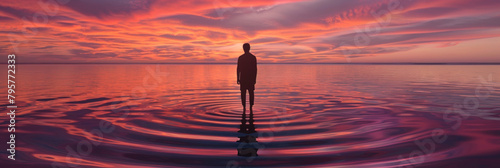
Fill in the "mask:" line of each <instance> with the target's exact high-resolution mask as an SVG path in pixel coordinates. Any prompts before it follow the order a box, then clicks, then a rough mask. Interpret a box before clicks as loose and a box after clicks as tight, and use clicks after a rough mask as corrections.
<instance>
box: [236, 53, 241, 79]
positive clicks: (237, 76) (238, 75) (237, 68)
mask: <svg viewBox="0 0 500 168" xmlns="http://www.w3.org/2000/svg"><path fill="white" fill-rule="evenodd" d="M236 83H238V85H239V84H240V58H238V64H237V65H236Z"/></svg>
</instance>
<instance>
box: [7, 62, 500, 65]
mask: <svg viewBox="0 0 500 168" xmlns="http://www.w3.org/2000/svg"><path fill="white" fill-rule="evenodd" d="M16 64H236V63H225V62H215V63H209V62H206V63H202V62H194V63H174V62H172V63H168V62H162V63H105V62H95V63H90V62H89V63H85V62H79V63H78V62H75V63H19V62H16ZM258 64H324V65H500V62H498V63H472V62H470V63H467V62H465V63H443V62H435V63H409V62H406V63H293V62H291V63H273V62H264V63H258Z"/></svg>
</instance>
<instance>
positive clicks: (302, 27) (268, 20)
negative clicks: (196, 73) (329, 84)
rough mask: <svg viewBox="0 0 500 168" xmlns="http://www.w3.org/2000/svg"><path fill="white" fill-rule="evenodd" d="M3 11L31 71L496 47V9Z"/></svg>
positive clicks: (357, 1)
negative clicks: (53, 64)
mask: <svg viewBox="0 0 500 168" xmlns="http://www.w3.org/2000/svg"><path fill="white" fill-rule="evenodd" d="M3 2H5V3H2V5H0V21H3V22H5V23H7V24H3V25H0V34H1V35H4V36H6V38H4V39H3V40H0V46H5V47H2V50H7V49H11V47H12V45H13V43H11V42H10V40H9V38H8V37H9V36H11V35H12V34H13V35H15V37H16V38H19V39H16V40H17V41H19V43H20V45H19V46H18V48H20V50H19V52H20V53H19V54H20V55H30V56H31V58H32V59H31V60H30V61H32V62H50V61H61V62H81V61H82V60H87V62H93V61H94V62H99V61H104V62H148V63H150V62H234V58H235V57H237V56H239V55H241V52H242V51H241V45H242V44H243V43H245V42H249V43H251V44H252V52H253V53H254V54H255V55H256V56H257V57H258V59H259V62H345V58H346V56H349V58H352V60H353V61H356V60H365V59H366V58H374V59H372V60H375V58H376V59H378V58H380V59H382V60H383V59H384V58H387V55H398V54H399V55H407V54H406V53H407V52H411V51H414V50H419V49H420V50H423V51H426V52H427V53H421V54H422V55H424V54H425V55H433V54H434V55H435V57H443V59H442V60H446V59H445V58H448V59H449V60H454V59H453V54H448V55H447V54H444V55H443V54H442V52H436V53H433V51H435V50H436V49H437V48H439V49H446V48H450V49H451V48H453V49H454V50H456V49H457V48H458V49H459V50H460V49H462V50H465V48H467V49H469V50H470V48H474V47H471V45H470V44H469V43H468V42H470V41H477V40H479V41H480V43H483V44H489V43H494V42H495V41H494V39H496V38H498V37H500V13H499V12H498V8H500V1H498V0H460V1H456V0H442V1H432V0H419V1H415V0H399V1H391V0H350V1H332V0H280V1H275V0H271V1H269V0H255V1H225V0H215V1H214V0H201V1H199V0H183V1H180V0H172V1H158V0H71V1H70V2H68V3H67V4H64V5H62V6H60V8H59V11H58V12H57V13H56V14H55V15H54V16H49V17H48V22H47V23H46V24H34V23H32V17H33V15H34V14H35V13H36V12H41V11H42V12H43V9H41V8H40V7H39V6H38V5H32V4H36V3H37V2H38V1H36V0H26V1H16V0H5V1H3ZM23 17H26V18H27V20H28V22H24V21H23V20H22V18H23ZM32 30H36V31H32ZM16 44H17V43H16ZM456 44H460V45H456ZM476 48H477V47H476ZM491 50H497V51H498V49H496V48H493V49H491ZM345 51H349V52H347V53H349V54H346V52H345ZM49 52H50V53H49ZM471 52H472V51H471ZM473 52H475V53H477V54H475V55H479V56H480V55H487V54H482V53H486V51H485V49H477V51H473ZM488 52H491V53H495V52H492V51H488ZM53 53H58V54H57V57H47V58H46V60H44V57H45V56H47V55H51V54H53ZM497 53H498V52H497ZM54 55H55V54H54ZM414 55H418V54H414ZM391 58H394V59H395V60H398V61H401V62H406V60H419V59H417V58H410V57H408V56H401V57H391ZM493 58H495V57H491V60H493V61H495V60H494V59H493ZM488 59H490V57H488ZM463 60H465V59H463ZM482 60H486V57H485V59H482ZM390 61H393V60H390ZM496 61H498V62H500V57H496Z"/></svg>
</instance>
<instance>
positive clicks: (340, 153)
mask: <svg viewBox="0 0 500 168" xmlns="http://www.w3.org/2000/svg"><path fill="white" fill-rule="evenodd" d="M258 70H259V71H258V77H257V85H256V90H255V93H256V98H255V107H254V114H253V120H252V121H253V126H254V127H255V131H256V132H254V133H249V132H246V131H245V130H243V131H240V132H238V131H239V130H240V128H243V129H244V128H248V127H250V123H249V121H248V120H249V114H248V112H247V113H246V118H245V120H246V121H245V120H243V123H244V124H243V126H242V127H241V124H242V121H241V120H242V108H241V102H240V97H239V94H240V93H239V90H238V88H239V87H238V85H237V84H236V79H235V78H236V74H235V73H236V72H235V71H236V66H235V65H224V64H222V65H168V64H167V65H165V64H163V65H154V64H145V65H139V64H130V65H126V64H124V65H101V64H99V65H91V64H85V65H77V64H73V65H60V64H58V65H23V64H20V65H18V66H17V74H16V75H17V79H16V83H17V88H16V89H17V93H16V94H17V105H18V106H19V108H18V112H17V116H16V119H17V123H16V141H17V142H16V150H17V153H16V162H13V161H11V160H7V159H6V158H7V155H6V152H3V153H2V156H1V158H0V161H1V162H2V165H4V166H7V167H10V166H17V167H52V166H51V165H55V166H59V167H64V166H67V167H70V166H79V167H305V166H309V167H335V166H338V167H398V166H405V165H414V166H422V167H445V166H447V167H486V166H488V167H495V166H496V165H497V164H499V162H500V161H499V160H498V158H499V157H500V122H499V120H500V115H499V113H500V108H499V103H498V102H499V101H500V94H499V87H500V85H499V82H498V81H500V66H498V65H313V64H311V65H302V64H297V65H292V64H289V65H281V64H262V65H259V67H258ZM1 73H2V75H4V76H6V72H1ZM1 90H2V92H4V93H5V92H6V89H5V88H2V89H1ZM447 110H448V111H447ZM2 111H4V112H5V111H7V110H6V108H5V107H4V106H3V107H2ZM3 117H4V118H5V115H4V116H3ZM7 122H8V121H6V120H2V122H1V125H2V126H4V127H7V126H6V125H7ZM89 132H91V133H89ZM0 133H1V135H2V136H3V137H2V139H7V138H8V134H7V129H3V128H2V129H0ZM237 141H240V142H237ZM245 141H247V142H248V143H247V142H245ZM5 148H7V147H6V146H5ZM3 151H4V150H3ZM238 153H240V155H245V156H238ZM2 167H3V166H2Z"/></svg>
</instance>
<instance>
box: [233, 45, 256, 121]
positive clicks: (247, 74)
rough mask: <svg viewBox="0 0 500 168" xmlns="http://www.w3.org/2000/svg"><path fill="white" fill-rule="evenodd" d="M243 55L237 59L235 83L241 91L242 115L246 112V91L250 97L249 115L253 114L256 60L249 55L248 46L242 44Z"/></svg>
mask: <svg viewBox="0 0 500 168" xmlns="http://www.w3.org/2000/svg"><path fill="white" fill-rule="evenodd" d="M243 51H245V53H244V54H243V55H241V56H240V57H239V58H238V67H237V68H236V74H237V83H238V84H239V85H240V90H241V104H242V105H243V114H245V111H246V106H245V105H246V94H247V93H246V91H247V90H248V94H249V97H250V113H252V112H253V109H252V107H253V102H254V90H255V83H256V78H257V58H256V57H255V56H254V55H253V54H251V53H250V44H248V43H245V44H243Z"/></svg>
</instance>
